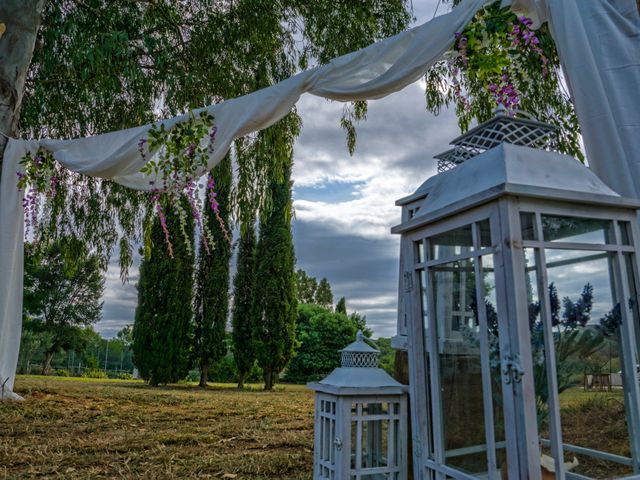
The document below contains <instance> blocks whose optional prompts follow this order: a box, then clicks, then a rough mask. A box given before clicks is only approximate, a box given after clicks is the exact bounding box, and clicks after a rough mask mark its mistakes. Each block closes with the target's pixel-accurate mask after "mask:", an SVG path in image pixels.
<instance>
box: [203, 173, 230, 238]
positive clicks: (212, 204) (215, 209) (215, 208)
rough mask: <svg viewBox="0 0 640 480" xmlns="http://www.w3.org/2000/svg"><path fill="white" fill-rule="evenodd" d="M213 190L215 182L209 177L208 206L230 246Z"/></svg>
mask: <svg viewBox="0 0 640 480" xmlns="http://www.w3.org/2000/svg"><path fill="white" fill-rule="evenodd" d="M215 188H216V181H215V180H214V179H213V176H211V175H209V178H208V180H207V189H208V198H209V206H210V207H211V210H213V212H214V213H215V214H216V219H217V220H218V224H219V225H220V229H221V230H222V233H223V235H224V239H225V240H226V241H227V242H229V244H231V237H230V236H229V232H227V227H226V225H225V224H224V220H223V219H222V216H220V204H219V203H218V200H217V199H216V197H217V196H218V194H217V193H216V191H215Z"/></svg>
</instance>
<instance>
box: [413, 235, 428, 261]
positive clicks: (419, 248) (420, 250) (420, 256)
mask: <svg viewBox="0 0 640 480" xmlns="http://www.w3.org/2000/svg"><path fill="white" fill-rule="evenodd" d="M413 248H414V249H415V259H416V263H422V262H424V261H425V260H426V258H425V255H424V242H423V241H422V240H420V241H419V242H414V243H413Z"/></svg>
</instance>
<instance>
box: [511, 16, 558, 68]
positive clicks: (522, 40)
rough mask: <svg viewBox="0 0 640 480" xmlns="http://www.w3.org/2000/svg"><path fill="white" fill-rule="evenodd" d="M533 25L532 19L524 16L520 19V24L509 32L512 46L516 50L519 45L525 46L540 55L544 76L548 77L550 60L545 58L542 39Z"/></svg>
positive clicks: (513, 26)
mask: <svg viewBox="0 0 640 480" xmlns="http://www.w3.org/2000/svg"><path fill="white" fill-rule="evenodd" d="M532 25H533V20H531V19H530V18H527V17H523V16H520V17H518V23H514V24H513V25H512V27H511V30H510V31H509V37H510V38H511V46H512V47H514V48H515V47H518V46H519V45H524V46H525V47H528V48H529V49H530V50H531V51H533V52H534V53H535V54H536V55H538V58H539V59H540V63H541V64H542V74H543V75H544V76H547V75H548V74H549V69H548V67H547V65H548V64H549V59H548V58H547V57H546V56H545V54H544V52H543V51H542V48H540V39H538V37H537V36H536V33H535V32H534V31H533V30H532V29H531V26H532Z"/></svg>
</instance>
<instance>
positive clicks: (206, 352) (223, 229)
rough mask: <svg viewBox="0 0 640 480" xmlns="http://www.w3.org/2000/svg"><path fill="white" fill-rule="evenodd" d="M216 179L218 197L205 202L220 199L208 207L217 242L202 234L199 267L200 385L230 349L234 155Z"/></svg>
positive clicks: (196, 332) (217, 169) (214, 175)
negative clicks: (227, 332) (227, 341)
mask: <svg viewBox="0 0 640 480" xmlns="http://www.w3.org/2000/svg"><path fill="white" fill-rule="evenodd" d="M212 179H215V184H216V194H217V200H215V199H211V198H205V199H204V202H205V205H206V204H207V203H209V202H210V201H211V200H213V201H215V202H218V203H219V205H218V207H217V208H218V210H217V211H215V212H214V211H213V210H212V209H211V208H206V209H204V210H205V211H206V212H207V214H206V217H207V218H206V219H205V221H206V222H207V228H208V229H209V231H210V232H211V238H212V239H213V240H214V241H215V245H206V244H205V242H206V238H205V236H204V235H201V236H200V250H199V255H198V271H197V274H196V293H195V328H194V351H193V353H194V358H195V360H196V363H197V364H198V368H199V369H200V386H201V387H206V386H207V374H208V371H209V367H210V366H211V365H212V364H214V363H215V362H217V361H219V360H220V359H222V358H223V357H224V356H225V354H226V353H227V348H226V345H225V327H226V324H227V316H228V311H229V262H230V261H231V243H230V238H229V235H230V233H228V229H229V218H230V213H231V212H230V198H231V187H232V185H231V184H232V181H233V180H232V175H231V158H230V157H229V156H227V157H225V159H224V160H223V161H222V162H220V164H219V165H217V166H216V167H215V168H214V169H213V171H212V172H211V178H210V181H211V180H212Z"/></svg>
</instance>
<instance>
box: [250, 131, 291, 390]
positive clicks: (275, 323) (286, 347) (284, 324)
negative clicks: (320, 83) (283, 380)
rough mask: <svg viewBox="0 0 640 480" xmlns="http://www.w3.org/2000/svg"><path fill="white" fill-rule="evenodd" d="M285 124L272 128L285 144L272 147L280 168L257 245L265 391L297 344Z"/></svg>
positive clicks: (260, 360) (259, 346) (258, 341)
mask: <svg viewBox="0 0 640 480" xmlns="http://www.w3.org/2000/svg"><path fill="white" fill-rule="evenodd" d="M285 121H286V119H285ZM283 127H284V128H283ZM286 128H287V125H286V124H285V123H280V124H278V125H276V126H274V127H271V129H270V130H271V131H272V132H274V131H275V135H276V141H275V142H274V143H273V145H281V146H282V145H283V144H284V145H286V146H287V147H286V148H278V149H275V150H274V151H275V152H276V155H279V156H277V157H276V158H274V159H273V160H274V161H273V166H274V167H275V166H279V167H280V170H279V171H278V173H279V174H276V173H273V174H271V175H270V184H269V194H270V198H271V208H270V209H269V210H268V211H267V212H265V213H264V214H263V217H262V218H261V219H260V240H259V241H258V248H257V257H258V260H257V267H256V295H255V305H254V308H255V312H256V317H257V325H256V328H255V339H256V348H257V359H258V364H259V365H260V367H261V368H262V371H263V374H264V382H265V385H264V388H265V390H272V389H273V385H274V383H275V381H276V379H277V376H278V374H279V373H280V372H281V371H282V370H283V369H284V368H285V367H286V366H287V363H288V362H289V360H290V359H291V357H292V355H293V350H294V345H295V329H296V316H297V303H298V302H297V293H296V281H295V273H294V266H295V256H294V250H293V238H292V235H291V208H292V206H291V168H292V163H293V158H292V157H293V150H292V148H291V146H292V144H293V141H292V140H291V139H290V138H289V139H287V138H285V139H282V138H277V137H278V135H280V134H282V133H283V134H284V135H287V131H286ZM281 129H282V130H281ZM278 140H280V141H281V142H282V143H278Z"/></svg>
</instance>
